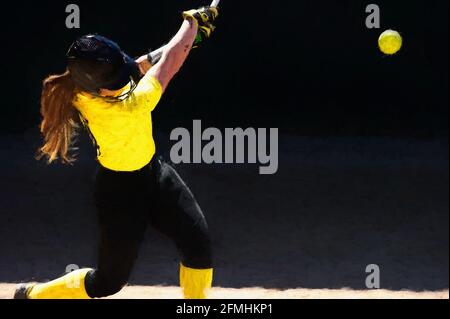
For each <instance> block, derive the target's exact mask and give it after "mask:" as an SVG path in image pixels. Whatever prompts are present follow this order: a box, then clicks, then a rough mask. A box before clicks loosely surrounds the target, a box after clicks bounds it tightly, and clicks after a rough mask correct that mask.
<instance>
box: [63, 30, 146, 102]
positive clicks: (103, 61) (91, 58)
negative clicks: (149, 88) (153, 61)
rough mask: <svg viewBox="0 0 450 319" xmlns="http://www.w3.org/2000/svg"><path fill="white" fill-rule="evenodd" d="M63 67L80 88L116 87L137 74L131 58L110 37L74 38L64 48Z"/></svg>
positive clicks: (132, 78)
mask: <svg viewBox="0 0 450 319" xmlns="http://www.w3.org/2000/svg"><path fill="white" fill-rule="evenodd" d="M67 59H68V62H67V67H68V70H69V71H70V74H71V76H72V80H73V81H74V83H75V84H76V85H77V86H78V87H80V88H81V89H83V90H86V91H88V92H92V93H98V92H99V90H100V89H108V90H119V89H121V88H123V87H125V86H126V85H127V84H128V83H130V82H134V83H137V82H138V81H139V79H140V77H141V74H140V70H139V67H138V66H137V64H136V62H135V61H134V59H132V58H131V57H129V56H128V55H127V54H126V53H125V52H123V51H122V50H121V49H120V47H119V46H118V45H117V44H116V43H115V42H113V41H111V40H109V39H107V38H105V37H102V36H99V35H86V36H83V37H81V38H79V39H78V40H76V41H75V42H74V43H73V44H72V45H71V46H70V49H69V51H68V52H67Z"/></svg>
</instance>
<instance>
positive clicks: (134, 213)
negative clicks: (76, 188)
mask: <svg viewBox="0 0 450 319" xmlns="http://www.w3.org/2000/svg"><path fill="white" fill-rule="evenodd" d="M148 187H149V182H148V179H146V177H145V176H143V174H141V173H139V172H134V173H117V172H112V171H109V170H106V169H100V171H99V173H98V175H97V179H96V187H95V188H96V189H95V202H96V206H97V211H98V216H99V224H100V228H101V240H100V247H99V261H98V265H97V269H95V270H93V271H91V272H89V273H88V275H87V278H86V290H87V292H88V294H89V296H90V297H92V298H102V297H107V296H111V295H114V294H116V293H118V292H119V291H120V290H122V288H123V287H124V286H125V285H126V284H127V283H128V279H129V276H130V274H131V271H132V269H133V266H134V264H135V261H136V259H137V256H138V253H139V248H140V245H141V243H142V241H143V239H144V235H145V231H146V228H147V224H148V217H147V216H146V214H145V211H144V209H143V207H144V205H145V200H144V199H145V193H144V192H146V191H148Z"/></svg>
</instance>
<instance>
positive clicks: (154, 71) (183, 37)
mask: <svg viewBox="0 0 450 319" xmlns="http://www.w3.org/2000/svg"><path fill="white" fill-rule="evenodd" d="M217 15H218V11H217V9H216V8H201V9H199V10H191V11H186V12H185V13H184V14H183V17H184V21H183V24H182V25H181V28H180V30H179V31H178V33H177V34H176V35H175V37H174V38H173V39H172V40H170V42H169V43H168V44H167V45H166V46H165V47H164V51H163V53H162V56H161V59H160V60H159V62H158V63H156V64H155V65H154V66H153V67H152V68H151V69H150V70H149V71H148V73H149V74H148V75H150V76H153V77H154V78H155V79H157V80H158V81H159V83H160V84H161V87H162V90H163V91H165V90H166V88H167V86H168V85H169V83H170V81H171V80H172V79H173V77H174V76H175V74H177V73H178V71H179V70H180V69H181V67H182V65H183V63H184V61H186V58H187V57H188V55H189V53H190V51H191V49H192V46H193V45H194V41H195V40H196V38H197V35H198V34H199V33H200V34H205V32H207V33H206V36H207V37H209V35H210V33H211V32H212V30H213V29H214V27H213V26H212V24H211V23H212V22H213V21H214V19H215V18H216V17H217Z"/></svg>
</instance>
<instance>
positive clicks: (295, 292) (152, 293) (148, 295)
mask: <svg viewBox="0 0 450 319" xmlns="http://www.w3.org/2000/svg"><path fill="white" fill-rule="evenodd" d="M15 287H16V285H14V284H0V299H10V298H11V296H12V295H14V289H15ZM209 298H211V299H449V291H448V290H447V291H436V292H413V291H390V290H373V291H372V290H371V291H357V290H351V289H335V290H330V289H289V290H284V291H282V290H275V289H263V288H241V289H231V288H214V289H212V290H211V291H210V293H209ZM108 299H182V295H181V292H180V288H178V287H140V286H132V287H126V288H125V289H124V290H123V291H122V292H120V293H119V294H117V295H115V296H112V297H110V298H108Z"/></svg>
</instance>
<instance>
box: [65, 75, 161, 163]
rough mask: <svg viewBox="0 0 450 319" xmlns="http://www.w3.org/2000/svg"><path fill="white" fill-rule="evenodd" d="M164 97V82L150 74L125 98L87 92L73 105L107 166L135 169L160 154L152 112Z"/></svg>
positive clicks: (81, 94)
mask: <svg viewBox="0 0 450 319" xmlns="http://www.w3.org/2000/svg"><path fill="white" fill-rule="evenodd" d="M161 96H162V87H161V84H160V83H159V81H158V80H157V79H155V78H154V77H152V76H150V75H149V74H148V73H147V74H146V75H145V76H144V77H143V78H142V79H141V81H139V83H138V85H137V87H136V89H135V90H134V91H133V92H132V93H131V94H130V95H129V96H128V97H127V98H125V99H122V100H120V99H119V100H117V101H109V100H107V99H103V98H101V97H96V96H93V95H90V94H88V93H83V92H81V93H78V94H77V95H76V96H75V99H74V102H73V104H74V106H75V107H76V108H77V109H78V111H79V112H80V113H81V115H82V117H83V118H84V119H85V120H86V122H87V125H88V126H89V129H90V131H91V133H92V135H93V137H94V138H95V140H96V142H97V146H98V148H99V154H98V161H99V162H100V164H101V165H102V166H103V167H105V168H107V169H110V170H113V171H119V172H133V171H137V170H140V169H141V168H143V167H144V166H146V165H147V164H148V163H150V162H151V160H152V159H153V157H154V156H155V153H156V146H155V141H154V139H153V127H152V126H153V125H152V116H151V112H152V111H153V110H154V109H155V107H156V105H157V104H158V102H159V100H160V99H161Z"/></svg>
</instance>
